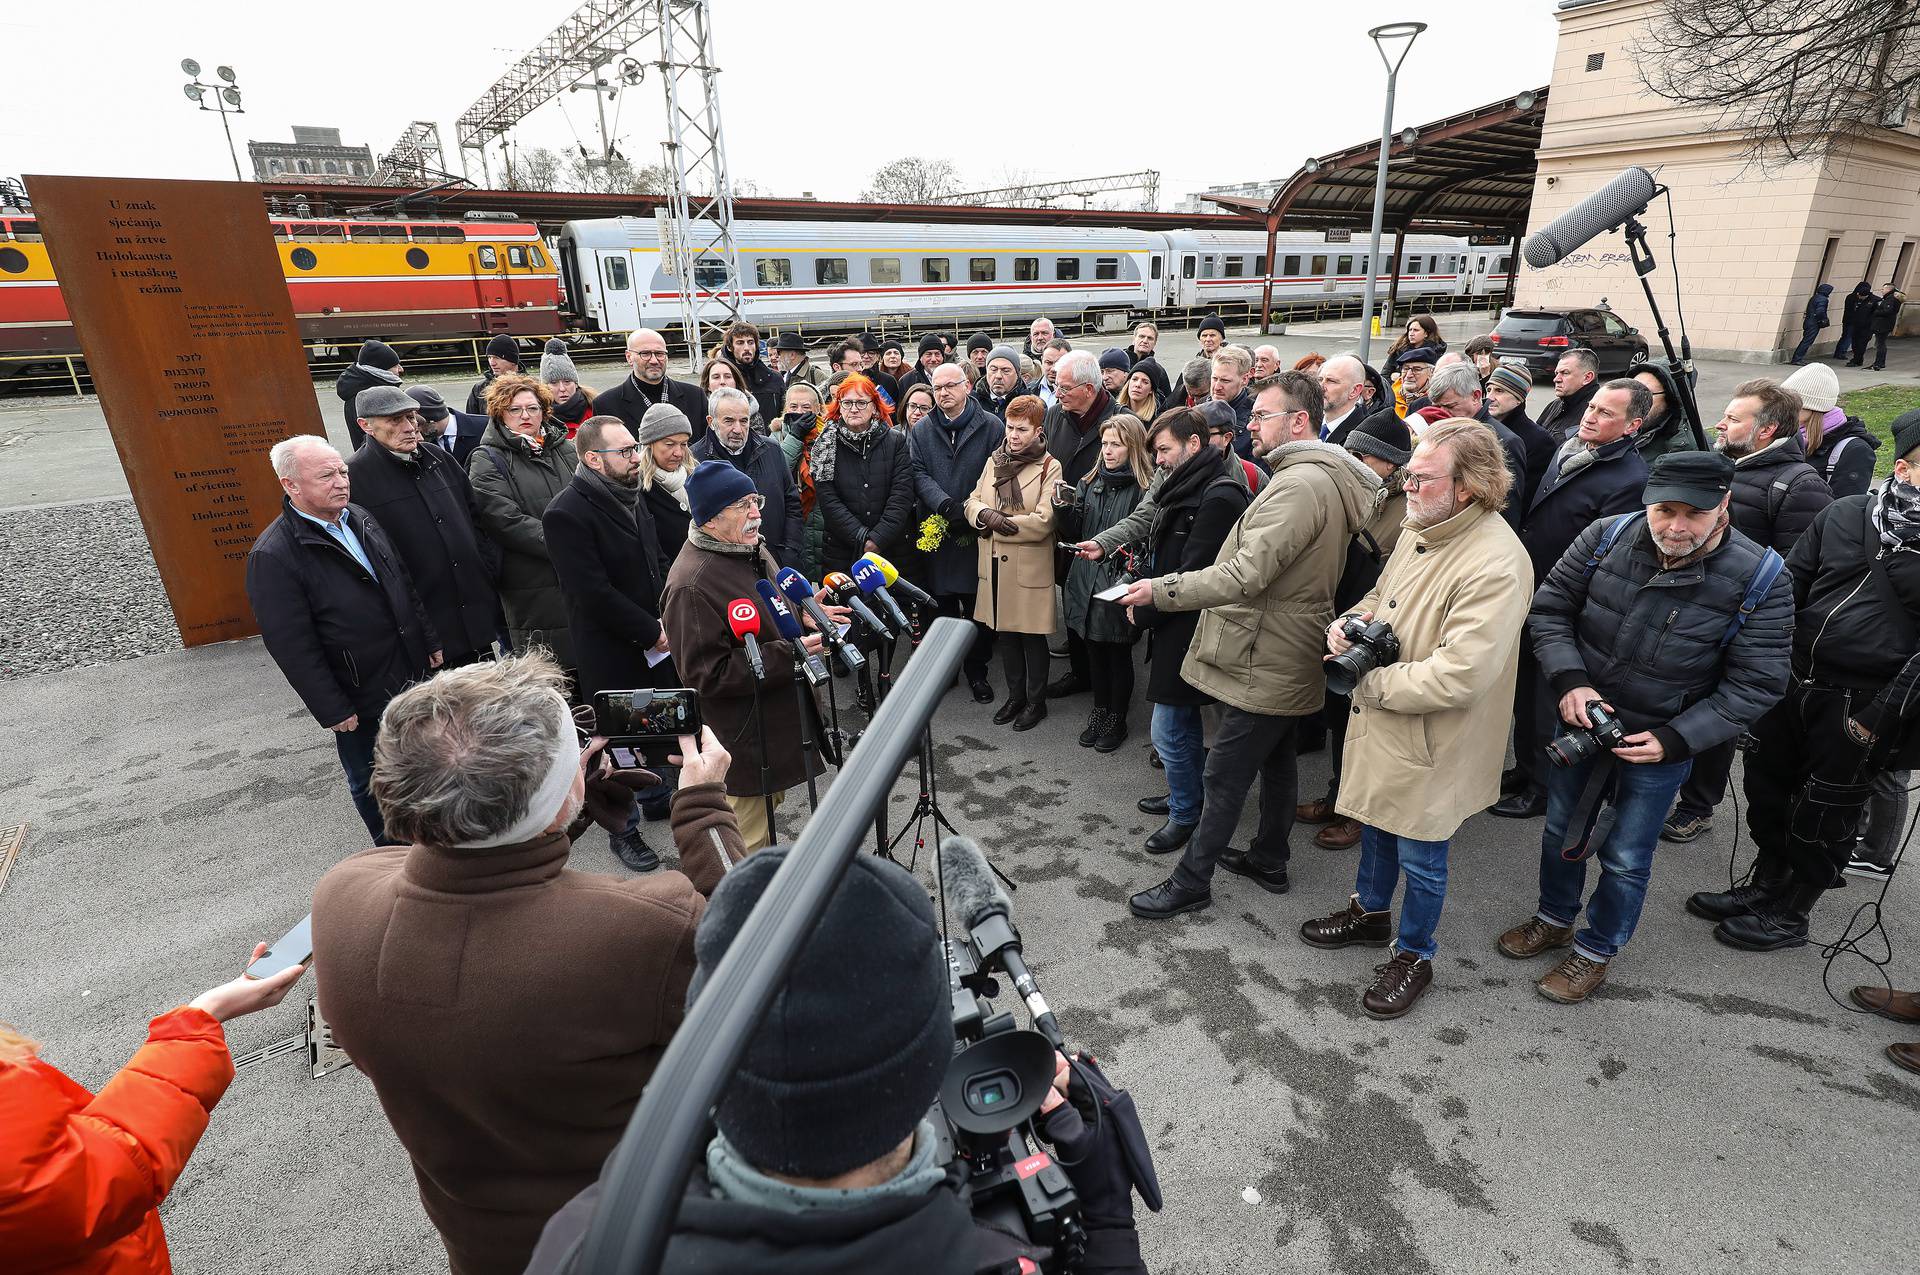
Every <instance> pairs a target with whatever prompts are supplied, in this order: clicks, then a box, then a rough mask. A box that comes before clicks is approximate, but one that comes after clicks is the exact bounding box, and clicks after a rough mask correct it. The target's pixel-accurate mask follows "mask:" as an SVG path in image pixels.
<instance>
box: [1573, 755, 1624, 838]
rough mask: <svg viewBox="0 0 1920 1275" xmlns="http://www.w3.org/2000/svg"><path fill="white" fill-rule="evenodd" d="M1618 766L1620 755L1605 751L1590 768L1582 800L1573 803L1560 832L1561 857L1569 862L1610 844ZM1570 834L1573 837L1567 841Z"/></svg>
mask: <svg viewBox="0 0 1920 1275" xmlns="http://www.w3.org/2000/svg"><path fill="white" fill-rule="evenodd" d="M1619 766H1620V759H1619V758H1617V757H1615V756H1614V755H1613V754H1612V753H1610V752H1608V753H1602V754H1601V755H1600V756H1599V757H1597V758H1595V759H1594V763H1593V768H1592V769H1591V770H1589V771H1588V772H1587V782H1586V785H1585V786H1584V787H1583V788H1581V790H1580V800H1579V801H1578V802H1576V803H1575V804H1574V808H1573V815H1572V817H1570V818H1569V819H1568V820H1567V830H1566V832H1565V833H1563V834H1562V835H1561V840H1562V842H1563V844H1562V845H1561V847H1560V857H1561V858H1562V859H1565V860H1566V861H1567V862H1568V863H1579V862H1580V861H1581V860H1582V859H1585V858H1587V857H1588V856H1589V855H1592V854H1593V853H1594V852H1595V851H1597V850H1599V849H1600V847H1602V846H1604V845H1606V844H1607V837H1608V836H1609V835H1610V834H1611V833H1612V832H1613V818H1614V811H1613V790H1614V780H1615V779H1616V778H1617V774H1616V772H1617V771H1618V769H1619ZM1569 837H1571V838H1573V840H1571V841H1568V840H1567V838H1569Z"/></svg>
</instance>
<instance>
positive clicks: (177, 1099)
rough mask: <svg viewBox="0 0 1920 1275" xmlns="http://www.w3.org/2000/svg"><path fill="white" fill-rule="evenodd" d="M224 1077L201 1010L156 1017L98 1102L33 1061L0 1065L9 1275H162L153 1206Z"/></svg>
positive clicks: (212, 1027)
mask: <svg viewBox="0 0 1920 1275" xmlns="http://www.w3.org/2000/svg"><path fill="white" fill-rule="evenodd" d="M232 1080H233V1058H232V1056H231V1055H230V1054H228V1052H227V1036H226V1033H225V1032H224V1031H223V1030H222V1029H221V1027H220V1024H219V1023H218V1022H216V1021H214V1019H213V1017H212V1015H210V1014H208V1013H207V1012H206V1011H205V1010H200V1009H191V1008H188V1007H185V1006H182V1007H181V1008H179V1009H175V1010H170V1011H169V1012H167V1013H165V1014H162V1015H160V1017H158V1018H156V1019H154V1020H153V1022H152V1024H151V1025H150V1026H149V1028H148V1031H147V1043H146V1044H145V1045H142V1046H141V1047H140V1051H139V1052H138V1053H136V1054H134V1056H133V1060H132V1061H131V1062H129V1063H128V1064H127V1065H126V1066H125V1067H122V1068H121V1069H120V1071H119V1073H118V1074H116V1075H115V1076H114V1077H113V1079H111V1080H109V1081H108V1082H107V1084H106V1087H105V1088H103V1089H102V1090H101V1091H100V1093H99V1095H98V1096H97V1097H96V1096H95V1095H93V1094H90V1093H88V1092H87V1091H86V1089H84V1088H83V1087H81V1086H80V1085H78V1084H75V1083H74V1082H73V1081H72V1080H69V1079H68V1078H67V1077H66V1076H64V1075H62V1074H60V1072H59V1071H57V1070H56V1069H54V1068H53V1067H51V1066H49V1065H47V1064H46V1063H44V1062H40V1061H39V1060H37V1059H36V1060H33V1061H30V1062H26V1063H18V1064H13V1063H0V1253H4V1254H5V1255H6V1259H5V1262H4V1263H0V1264H3V1265H4V1266H5V1268H6V1270H7V1271H8V1272H9V1275H27V1273H28V1272H35V1271H59V1272H61V1273H62V1275H80V1273H82V1272H84V1273H85V1275H136V1273H137V1275H156V1273H159V1275H164V1273H166V1272H170V1271H172V1269H173V1264H172V1263H171V1262H170V1261H169V1260H168V1258H167V1240H166V1236H165V1235H164V1234H162V1233H161V1230H160V1214H159V1212H158V1210H159V1207H160V1201H161V1200H162V1199H164V1198H165V1197H166V1194H167V1192H168V1191H169V1190H171V1189H172V1187H173V1183H174V1180H175V1179H176V1178H178V1177H179V1176H180V1170H181V1169H182V1168H184V1167H185V1166H186V1163H187V1157H188V1156H189V1155H191V1154H192V1153H193V1148H194V1146H195V1144H196V1143H198V1142H199V1141H200V1135H201V1134H202V1133H204V1132H206V1128H207V1116H208V1113H210V1112H211V1111H212V1110H213V1105H214V1103H216V1102H218V1101H220V1095H221V1094H223V1093H225V1092H226V1090H227V1085H228V1084H229V1083H230V1082H231V1081H232Z"/></svg>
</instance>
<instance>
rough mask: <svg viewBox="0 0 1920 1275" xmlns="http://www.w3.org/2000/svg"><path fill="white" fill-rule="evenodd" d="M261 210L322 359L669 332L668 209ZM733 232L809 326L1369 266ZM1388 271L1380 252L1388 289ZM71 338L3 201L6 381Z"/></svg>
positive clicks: (1285, 248) (765, 226)
mask: <svg viewBox="0 0 1920 1275" xmlns="http://www.w3.org/2000/svg"><path fill="white" fill-rule="evenodd" d="M268 220H269V223H270V225H271V227H272V230H273V237H274V241H275V248H276V250H277V251H278V253H279V256H280V263H281V268H282V271H283V273H284V275H285V277H286V280H287V291H288V293H289V294H290V296H291V297H292V300H293V307H294V312H295V315H296V317H297V319H298V323H299V329H300V335H301V338H302V339H303V340H304V341H305V342H306V343H307V347H308V352H309V355H310V357H311V358H312V359H313V361H314V362H315V363H316V365H318V364H322V363H324V362H325V361H327V360H338V359H340V358H341V357H343V356H350V355H351V353H352V350H353V348H354V347H355V346H357V344H358V343H359V342H360V341H361V340H363V339H365V338H367V337H379V338H382V339H385V340H388V341H393V342H396V343H399V344H402V345H403V346H405V347H411V348H412V349H414V350H418V349H419V347H421V346H426V347H427V349H428V350H431V349H432V348H433V347H434V346H435V345H436V344H443V345H445V346H447V347H448V348H450V349H459V350H466V346H467V343H468V342H470V341H472V340H476V339H486V338H488V337H491V336H494V335H496V334H499V333H506V334H508V335H511V336H515V337H525V338H539V337H543V336H551V335H554V334H558V333H564V334H566V335H567V336H568V337H569V339H570V340H572V341H574V342H576V343H580V344H591V343H594V342H596V341H604V342H607V343H609V344H614V343H617V340H618V338H619V337H620V336H621V335H622V334H624V333H626V332H630V331H632V330H633V329H634V328H638V327H653V328H658V329H661V330H662V331H665V332H668V333H670V334H672V335H674V336H676V337H677V336H678V335H679V333H678V328H679V325H680V288H679V284H678V281H677V280H675V279H674V278H673V277H672V275H671V270H672V263H671V257H670V254H669V253H668V252H667V251H666V250H665V248H666V244H667V237H666V228H667V223H666V214H665V213H664V212H660V213H656V214H655V215H654V216H652V217H611V218H597V219H592V220H582V221H569V222H566V223H564V224H562V225H561V226H560V228H559V232H558V234H557V235H555V236H554V237H553V239H552V240H551V241H549V240H548V239H546V238H545V237H544V236H543V235H542V233H541V230H540V227H538V226H537V225H535V224H533V223H531V222H526V221H521V220H518V219H516V218H514V217H512V216H511V215H509V214H487V213H468V214H467V215H466V216H465V217H464V218H460V219H451V218H439V219H432V218H426V219H422V218H411V219H400V218H325V217H319V218H316V217H293V216H286V215H279V214H269V215H268ZM734 238H735V242H736V244H737V246H738V255H739V262H740V268H741V273H742V283H743V287H742V301H743V311H744V314H745V316H746V317H747V318H749V319H751V320H753V321H754V322H756V323H758V324H759V325H760V326H762V327H763V328H771V329H779V328H783V327H797V328H800V329H801V330H803V331H804V330H805V329H807V328H809V327H811V328H814V329H816V330H820V331H858V330H863V329H868V328H870V327H873V326H878V327H880V328H882V329H886V328H888V327H893V326H908V327H910V326H911V325H916V324H918V325H922V326H924V325H925V324H927V323H942V324H949V325H951V324H958V323H966V322H969V321H971V322H973V323H976V324H979V325H981V326H987V325H990V324H991V325H998V324H1002V323H1007V322H1024V321H1026V320H1028V319H1031V318H1035V317H1038V316H1040V315H1046V316H1048V317H1050V318H1052V319H1054V320H1055V321H1056V322H1058V323H1061V324H1063V325H1067V326H1068V327H1069V328H1070V329H1073V328H1083V329H1094V330H1107V331H1115V330H1119V329H1122V328H1124V327H1125V326H1126V325H1127V324H1128V323H1130V322H1133V321H1136V320H1139V319H1143V318H1167V317H1174V318H1179V317H1188V316H1192V315H1196V314H1205V313H1208V312H1212V311H1223V312H1227V313H1231V314H1240V315H1246V314H1250V313H1257V310H1258V307H1259V304H1260V299H1261V294H1262V289H1263V287H1264V285H1265V284H1266V283H1267V281H1268V280H1269V277H1270V278H1271V282H1272V287H1273V300H1274V304H1275V306H1276V308H1287V307H1297V306H1312V307H1315V308H1324V307H1328V306H1333V307H1336V308H1338V307H1343V306H1345V307H1350V306H1351V305H1353V304H1354V303H1357V302H1358V301H1359V299H1360V297H1361V295H1362V290H1363V289H1364V287H1365V284H1366V271H1367V267H1368V262H1367V253H1366V252H1365V250H1364V247H1363V246H1361V245H1355V244H1353V243H1351V242H1342V241H1340V240H1338V239H1336V238H1335V237H1334V236H1332V235H1321V234H1301V233H1291V232H1290V233H1286V234H1282V235H1281V236H1280V237H1279V238H1278V240H1277V241H1276V244H1275V248H1274V255H1273V260H1272V261H1271V262H1269V261H1268V259H1267V241H1266V235H1265V233H1264V232H1262V231H1259V230H1256V229H1249V230H1245V231H1237V230H1215V229H1193V230H1171V231H1146V230H1131V229H1124V228H1098V227H1093V228H1082V227H1040V226H1033V227H1022V226H1001V225H992V224H987V223H974V224H956V225H932V224H909V223H891V222H852V221H741V222H736V223H735V225H734ZM1401 253H1402V260H1401V262H1400V267H1401V276H1400V282H1399V291H1398V296H1399V298H1400V301H1401V302H1402V303H1403V304H1407V305H1413V306H1420V305H1428V306H1436V307H1437V306H1443V305H1445V304H1450V303H1452V301H1453V299H1455V298H1471V297H1481V296H1490V295H1494V294H1497V293H1499V292H1501V291H1503V290H1504V289H1505V288H1506V285H1507V281H1508V278H1509V272H1510V270H1511V268H1512V262H1511V257H1510V253H1511V248H1510V247H1499V246H1493V247H1484V246H1477V245H1474V244H1473V243H1471V242H1470V241H1469V240H1467V239H1464V238H1458V237H1451V236H1444V235H1409V236H1407V237H1406V239H1405V241H1404V242H1403V243H1402V245H1401ZM1269 267H1271V269H1270V268H1269ZM1389 273H1390V272H1389V271H1388V270H1387V269H1386V268H1385V263H1382V269H1381V271H1380V274H1379V277H1378V285H1377V287H1378V291H1379V292H1380V294H1381V295H1383V296H1384V295H1385V293H1386V290H1387V285H1388V279H1389ZM722 278H724V269H723V267H721V265H720V263H719V262H718V261H717V260H713V259H707V260H703V261H701V262H699V263H697V264H696V266H695V282H696V284H697V285H698V286H699V287H700V288H701V289H703V295H707V294H708V291H709V290H711V289H712V288H714V287H717V286H718V285H719V283H720V281H721V279H722ZM79 352H80V351H79V345H78V342H77V341H76V339H75V337H74V331H73V324H72V321H71V319H70V318H69V317H68V314H67V309H66V304H65V301H64V299H63V298H62V297H61V294H60V285H59V281H58V280H57V279H55V277H54V273H53V266H52V263H51V261H50V260H49V257H48V254H47V249H46V244H45V242H44V239H43V236H42V235H41V233H40V225H39V222H38V220H37V219H36V218H35V217H34V216H33V215H32V214H31V213H30V212H25V211H22V210H17V209H12V208H5V207H0V380H5V379H6V378H7V377H8V376H9V375H10V374H12V375H16V376H17V375H21V374H23V373H31V372H35V371H39V372H44V371H45V369H46V367H47V363H48V361H49V360H52V359H57V358H59V357H61V356H66V355H73V354H78V353H79ZM466 353H467V355H468V357H471V351H470V350H466Z"/></svg>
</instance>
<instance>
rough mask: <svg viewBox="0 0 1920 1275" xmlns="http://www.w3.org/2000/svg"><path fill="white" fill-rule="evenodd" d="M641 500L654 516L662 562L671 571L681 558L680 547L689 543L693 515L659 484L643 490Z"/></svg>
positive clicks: (663, 578) (664, 577)
mask: <svg viewBox="0 0 1920 1275" xmlns="http://www.w3.org/2000/svg"><path fill="white" fill-rule="evenodd" d="M640 500H641V502H642V503H643V504H645V505H646V507H647V512H648V513H650V514H652V515H653V534H654V536H655V537H656V538H657V539H658V540H659V541H660V561H662V562H664V563H666V564H667V568H668V569H669V570H670V569H672V567H673V560H674V559H675V558H678V557H679V556H680V547H681V546H682V545H684V544H686V543H687V528H688V527H689V526H691V525H692V524H693V515H692V514H691V513H690V512H688V510H687V508H686V506H684V505H682V504H681V503H680V501H679V500H678V499H677V498H676V497H675V496H674V494H673V493H672V492H670V491H668V490H667V489H666V488H665V487H662V486H661V485H660V484H659V483H655V484H654V485H653V486H651V487H645V488H642V489H641V491H640ZM660 578H661V579H662V580H665V579H666V576H665V575H664V574H662V576H661V577H660Z"/></svg>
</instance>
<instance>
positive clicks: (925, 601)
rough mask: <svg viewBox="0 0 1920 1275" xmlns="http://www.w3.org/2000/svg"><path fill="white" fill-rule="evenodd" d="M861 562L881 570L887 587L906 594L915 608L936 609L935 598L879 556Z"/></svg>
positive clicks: (866, 558)
mask: <svg viewBox="0 0 1920 1275" xmlns="http://www.w3.org/2000/svg"><path fill="white" fill-rule="evenodd" d="M860 561H862V562H871V563H872V564H873V565H874V566H876V567H878V568H880V574H881V576H882V577H883V578H884V579H885V580H886V582H887V587H888V588H889V589H898V590H900V592H902V593H904V594H906V595H907V601H909V602H911V603H913V604H914V605H915V606H922V607H926V608H928V609H929V610H933V609H935V604H934V601H933V598H932V597H930V596H929V595H928V594H927V592H926V590H924V589H922V588H921V587H920V586H919V585H917V584H915V583H914V582H913V581H911V580H909V579H907V578H906V577H905V576H903V575H901V574H900V570H899V568H898V567H895V566H894V565H893V564H892V563H891V562H888V561H887V560H886V559H885V558H883V557H881V556H880V555H879V554H877V553H870V554H867V555H866V556H865V557H863V558H861V559H860Z"/></svg>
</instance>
